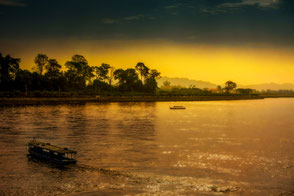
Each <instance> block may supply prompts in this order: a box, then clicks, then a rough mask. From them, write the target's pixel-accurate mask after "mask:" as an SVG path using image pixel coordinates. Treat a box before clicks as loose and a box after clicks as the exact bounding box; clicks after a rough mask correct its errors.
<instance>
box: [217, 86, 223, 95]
mask: <svg viewBox="0 0 294 196" xmlns="http://www.w3.org/2000/svg"><path fill="white" fill-rule="evenodd" d="M216 89H217V92H218V93H222V92H223V89H222V87H221V86H220V85H218V86H217V87H216Z"/></svg>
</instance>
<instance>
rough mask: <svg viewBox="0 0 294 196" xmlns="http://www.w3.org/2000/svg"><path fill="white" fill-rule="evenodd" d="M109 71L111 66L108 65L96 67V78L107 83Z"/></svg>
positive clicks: (103, 64)
mask: <svg viewBox="0 0 294 196" xmlns="http://www.w3.org/2000/svg"><path fill="white" fill-rule="evenodd" d="M109 69H110V65H109V64H106V63H102V65H101V66H99V67H95V73H96V78H97V79H98V80H102V81H103V82H105V80H106V79H108V73H109Z"/></svg>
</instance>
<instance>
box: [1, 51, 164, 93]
mask: <svg viewBox="0 0 294 196" xmlns="http://www.w3.org/2000/svg"><path fill="white" fill-rule="evenodd" d="M20 62H21V59H20V58H13V57H11V56H10V55H6V56H5V55H2V53H0V91H13V90H16V91H21V92H24V93H26V94H27V93H28V92H32V91H58V92H65V91H88V92H93V93H100V92H105V91H109V92H111V91H113V92H116V91H117V92H142V93H155V92H156V90H157V88H158V87H157V82H156V79H158V78H159V77H160V72H158V71H157V70H156V69H150V68H149V67H147V66H146V65H145V64H144V63H142V62H139V63H137V64H136V66H135V67H134V68H128V69H115V68H114V67H112V66H110V65H109V64H106V63H102V64H101V65H100V66H90V65H89V63H88V61H87V60H86V58H85V57H84V56H82V55H78V54H77V55H73V56H72V58H71V60H69V61H67V62H66V63H65V65H64V67H65V69H64V68H63V67H62V66H61V65H60V64H59V63H58V61H57V60H56V59H54V58H49V57H48V56H47V55H45V54H38V55H37V56H36V57H35V60H34V63H35V67H34V68H33V70H32V71H29V70H26V69H21V68H20V66H19V63H20Z"/></svg>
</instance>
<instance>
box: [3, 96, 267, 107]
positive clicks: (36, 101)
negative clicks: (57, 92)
mask: <svg viewBox="0 0 294 196" xmlns="http://www.w3.org/2000/svg"><path fill="white" fill-rule="evenodd" d="M247 99H263V97H261V96H230V95H227V96H105V97H97V98H96V97H79V98H20V97H18V98H0V105H9V104H13V105H17V104H56V103H70V104H72V103H86V102H153V101H217V100H247Z"/></svg>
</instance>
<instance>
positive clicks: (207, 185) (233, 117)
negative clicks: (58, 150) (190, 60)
mask: <svg viewBox="0 0 294 196" xmlns="http://www.w3.org/2000/svg"><path fill="white" fill-rule="evenodd" d="M173 105H184V106H185V107H186V109H185V110H170V109H169V106H173ZM33 137H36V138H37V140H40V141H44V142H50V143H52V144H56V145H59V146H64V147H68V148H70V149H74V150H77V151H78V154H77V160H78V163H77V165H75V166H69V167H67V168H64V169H59V168H56V167H54V166H52V165H48V164H46V163H42V162H39V161H36V160H30V159H28V158H27V157H26V154H27V146H26V145H27V142H28V141H29V140H31V139H32V138H33ZM223 194H230V195H293V194H294V99H293V98H292V99H291V98H279V99H264V100H246V101H245V100H244V101H209V102H206V101H203V102H149V103H87V104H71V105H67V104H61V105H23V106H4V107H0V195H223Z"/></svg>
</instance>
